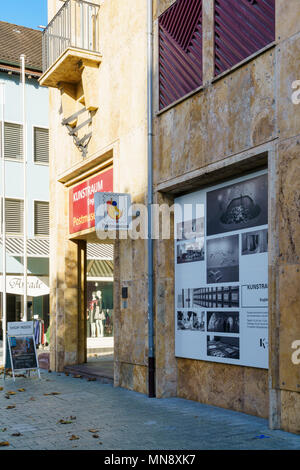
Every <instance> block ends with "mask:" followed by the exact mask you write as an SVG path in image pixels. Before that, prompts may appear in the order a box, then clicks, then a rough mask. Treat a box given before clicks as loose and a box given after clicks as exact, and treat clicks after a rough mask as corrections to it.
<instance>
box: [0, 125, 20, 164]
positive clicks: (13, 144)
mask: <svg viewBox="0 0 300 470" xmlns="http://www.w3.org/2000/svg"><path fill="white" fill-rule="evenodd" d="M4 157H5V158H12V159H14V160H22V159H23V126H22V125H21V124H14V123H11V122H5V123H4Z"/></svg>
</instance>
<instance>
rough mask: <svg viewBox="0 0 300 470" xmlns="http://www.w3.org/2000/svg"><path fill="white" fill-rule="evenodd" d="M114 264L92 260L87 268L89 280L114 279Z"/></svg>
mask: <svg viewBox="0 0 300 470" xmlns="http://www.w3.org/2000/svg"><path fill="white" fill-rule="evenodd" d="M113 275H114V264H113V262H112V261H107V260H91V261H89V262H88V266H87V277H88V278H113Z"/></svg>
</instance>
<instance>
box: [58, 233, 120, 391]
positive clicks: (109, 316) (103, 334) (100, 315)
mask: <svg viewBox="0 0 300 470" xmlns="http://www.w3.org/2000/svg"><path fill="white" fill-rule="evenodd" d="M86 266H87V267H86V295H85V297H86V312H85V320H86V339H85V341H86V358H87V360H86V363H84V364H79V365H76V366H68V367H66V368H65V370H68V371H69V372H71V373H76V374H80V375H82V376H85V377H91V378H96V379H99V380H101V381H102V382H105V383H113V377H114V305H113V282H114V266H113V245H112V244H103V243H102V244H101V243H95V242H94V241H93V242H87V264H86Z"/></svg>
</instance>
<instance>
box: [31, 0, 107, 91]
mask: <svg viewBox="0 0 300 470" xmlns="http://www.w3.org/2000/svg"><path fill="white" fill-rule="evenodd" d="M99 9H100V8H99V5H96V4H95V3H91V2H87V1H84V0H67V1H66V2H65V4H64V5H63V6H62V8H61V9H60V10H59V11H58V12H57V14H56V15H55V16H54V18H53V19H52V21H51V22H50V23H49V24H48V26H47V28H45V30H44V32H43V75H42V77H41V78H40V80H39V81H40V84H41V85H43V86H47V87H54V88H61V84H62V83H67V84H73V85H77V84H78V83H80V81H81V80H82V78H83V72H84V68H85V67H88V68H90V69H93V68H98V67H99V65H100V63H101V59H102V56H101V54H100V53H99V21H98V20H99V18H98V16H99Z"/></svg>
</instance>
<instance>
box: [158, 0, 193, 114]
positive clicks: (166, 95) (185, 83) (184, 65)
mask: <svg viewBox="0 0 300 470" xmlns="http://www.w3.org/2000/svg"><path fill="white" fill-rule="evenodd" d="M201 85H202V0H189V1H186V0H177V1H176V2H175V3H174V4H173V5H172V6H171V7H170V8H168V10H166V11H165V12H164V13H163V14H162V15H161V16H160V17H159V109H163V108H165V107H166V106H168V105H170V104H171V103H174V102H175V101H177V100H178V99H180V98H182V97H183V96H185V95H186V94H188V93H190V92H191V91H193V90H196V89H197V88H199V86H201Z"/></svg>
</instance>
